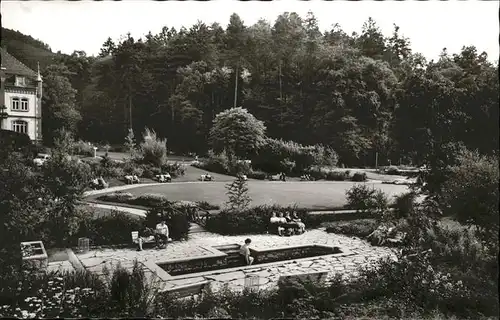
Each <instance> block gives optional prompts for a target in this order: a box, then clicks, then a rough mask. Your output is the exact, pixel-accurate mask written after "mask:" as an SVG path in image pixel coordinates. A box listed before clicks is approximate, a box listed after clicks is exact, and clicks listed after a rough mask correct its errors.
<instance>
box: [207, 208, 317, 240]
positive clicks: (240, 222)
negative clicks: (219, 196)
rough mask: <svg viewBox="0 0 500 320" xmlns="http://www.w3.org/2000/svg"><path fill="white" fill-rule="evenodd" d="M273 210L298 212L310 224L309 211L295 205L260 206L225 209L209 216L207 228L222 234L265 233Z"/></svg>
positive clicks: (277, 211)
mask: <svg viewBox="0 0 500 320" xmlns="http://www.w3.org/2000/svg"><path fill="white" fill-rule="evenodd" d="M273 212H276V213H279V212H283V213H284V214H285V213H286V212H297V214H298V216H299V218H301V219H302V221H303V222H304V223H305V224H306V227H312V226H310V225H309V224H308V217H307V211H306V210H304V209H297V208H295V207H281V206H276V205H275V206H258V207H252V208H249V209H246V210H242V211H239V212H234V211H230V210H223V211H221V212H220V213H219V214H217V215H212V216H210V217H209V218H208V220H207V224H206V228H207V230H208V231H211V232H216V233H220V234H248V233H256V234H263V233H266V232H268V231H269V219H270V218H271V215H272V213H273Z"/></svg>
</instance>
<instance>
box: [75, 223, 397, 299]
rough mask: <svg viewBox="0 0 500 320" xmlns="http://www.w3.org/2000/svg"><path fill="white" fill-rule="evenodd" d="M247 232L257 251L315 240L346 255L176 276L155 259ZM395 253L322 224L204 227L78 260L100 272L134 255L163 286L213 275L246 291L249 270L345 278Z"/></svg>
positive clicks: (273, 280)
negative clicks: (271, 230)
mask: <svg viewBox="0 0 500 320" xmlns="http://www.w3.org/2000/svg"><path fill="white" fill-rule="evenodd" d="M247 237H250V238H251V239H252V247H253V248H255V249H257V250H258V249H269V248H278V247H284V246H296V245H305V244H311V245H313V244H317V245H326V246H337V247H340V249H341V250H342V251H343V252H344V254H340V255H328V256H317V257H311V258H304V259H297V260H289V261H282V262H274V263H268V264H263V265H261V266H259V265H255V266H246V267H239V268H232V269H226V270H214V271H209V272H203V273H202V274H201V273H199V274H186V275H180V276H175V277H172V276H170V275H169V274H168V273H166V272H165V271H164V270H163V269H161V268H160V267H158V265H157V264H156V263H157V262H167V261H169V260H173V259H185V258H187V257H195V256H196V257H200V256H209V255H211V254H213V249H212V248H211V247H212V246H217V245H224V244H235V243H240V244H241V243H243V241H244V240H245V239H246V238H247ZM392 253H393V252H392V251H391V249H389V248H384V247H373V246H371V245H370V244H369V243H368V242H366V241H364V240H361V239H358V238H351V237H347V236H343V235H337V234H331V233H326V232H325V231H324V230H322V229H315V230H310V231H307V232H306V233H305V234H303V235H299V236H292V237H279V236H277V235H252V236H221V235H218V234H213V233H209V232H200V233H193V234H191V235H190V239H189V240H188V241H178V242H173V243H171V244H169V245H168V247H167V248H166V249H161V250H158V249H146V250H144V251H141V252H139V251H135V250H134V249H131V248H129V249H97V250H91V251H89V252H87V253H83V254H76V257H75V258H76V259H77V260H78V261H77V262H79V263H78V264H80V263H81V265H82V266H83V267H84V268H85V269H87V270H89V271H92V272H96V273H97V274H102V271H103V267H104V266H107V267H108V268H109V269H111V270H112V268H113V267H114V266H116V265H117V264H118V263H120V264H121V266H122V267H124V268H126V269H129V270H131V269H132V267H133V264H134V260H135V259H137V260H138V261H139V262H140V263H141V264H142V266H143V267H144V270H145V272H146V275H147V276H148V278H150V279H157V280H159V281H160V286H161V288H172V287H175V286H182V285H187V284H191V283H197V282H200V281H203V280H211V281H212V286H213V288H215V289H217V288H218V287H220V286H221V285H224V284H228V285H229V287H230V288H231V289H233V290H242V289H243V286H244V278H245V276H247V275H249V274H254V275H257V276H258V277H259V284H260V287H261V288H269V287H273V286H275V285H277V282H278V279H279V277H280V276H281V275H285V274H296V273H307V272H314V271H328V272H329V273H328V277H327V281H328V280H330V279H331V278H332V277H333V276H334V275H335V274H336V273H340V274H342V275H344V276H347V277H350V276H355V274H356V268H357V267H358V266H361V265H365V264H371V263H373V262H374V261H376V260H378V259H380V258H381V257H384V256H391V255H392ZM152 275H156V276H157V277H154V276H152Z"/></svg>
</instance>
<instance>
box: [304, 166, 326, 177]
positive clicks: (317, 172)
mask: <svg viewBox="0 0 500 320" xmlns="http://www.w3.org/2000/svg"><path fill="white" fill-rule="evenodd" d="M327 172H328V171H327V170H325V169H323V168H322V167H320V166H312V167H310V168H309V169H307V170H306V172H305V173H306V174H308V175H310V176H311V177H312V178H314V180H323V179H326V175H327Z"/></svg>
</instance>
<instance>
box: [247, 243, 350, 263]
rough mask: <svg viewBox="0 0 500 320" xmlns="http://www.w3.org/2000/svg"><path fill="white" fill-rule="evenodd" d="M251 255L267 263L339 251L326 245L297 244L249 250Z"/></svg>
mask: <svg viewBox="0 0 500 320" xmlns="http://www.w3.org/2000/svg"><path fill="white" fill-rule="evenodd" d="M250 252H251V255H252V256H253V257H255V262H256V263H267V262H275V261H286V260H293V259H301V258H309V257H315V256H322V255H327V254H334V253H341V251H340V249H339V248H337V247H326V246H316V245H311V246H297V247H285V248H277V249H272V250H259V251H257V250H252V249H251V250H250Z"/></svg>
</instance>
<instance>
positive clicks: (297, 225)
mask: <svg viewBox="0 0 500 320" xmlns="http://www.w3.org/2000/svg"><path fill="white" fill-rule="evenodd" d="M305 229H306V225H305V224H304V223H303V222H302V220H301V219H300V218H299V217H298V216H297V214H296V213H294V214H293V215H292V214H291V213H290V212H288V213H287V214H286V215H285V216H284V215H283V213H282V212H280V213H279V215H276V213H275V212H273V215H272V216H271V218H270V219H269V231H270V232H271V233H276V234H278V235H279V236H292V235H299V234H303V233H304V232H305Z"/></svg>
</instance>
